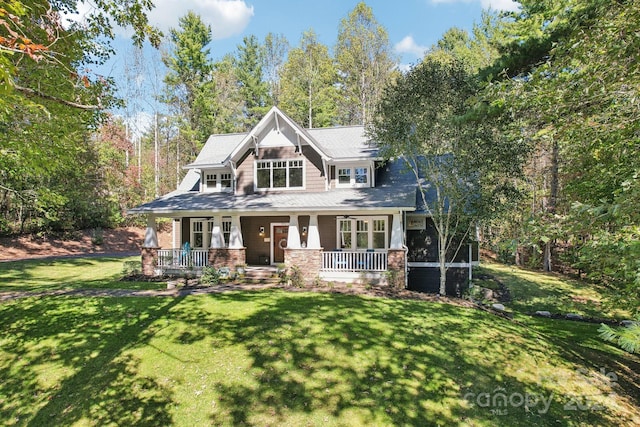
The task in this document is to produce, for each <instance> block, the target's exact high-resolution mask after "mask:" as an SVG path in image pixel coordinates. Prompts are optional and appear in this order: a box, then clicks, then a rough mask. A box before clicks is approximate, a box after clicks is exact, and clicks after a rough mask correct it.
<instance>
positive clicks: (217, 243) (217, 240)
mask: <svg viewBox="0 0 640 427" xmlns="http://www.w3.org/2000/svg"><path fill="white" fill-rule="evenodd" d="M240 236H241V237H240V238H241V239H242V235H240ZM209 247H210V248H212V249H217V248H224V235H223V234H222V217H220V216H214V217H213V227H212V228H211V245H209Z"/></svg>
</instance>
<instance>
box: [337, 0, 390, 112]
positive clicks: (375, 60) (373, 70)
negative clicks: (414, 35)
mask: <svg viewBox="0 0 640 427" xmlns="http://www.w3.org/2000/svg"><path fill="white" fill-rule="evenodd" d="M335 60H336V67H337V69H338V76H339V82H340V96H339V98H338V103H339V104H340V117H341V123H342V124H359V125H363V124H365V123H368V122H369V121H370V120H371V118H372V115H373V111H374V108H375V105H376V104H377V103H378V101H379V100H380V97H381V96H382V91H383V90H384V88H385V86H387V84H389V82H390V81H391V78H392V75H393V69H394V67H395V64H396V57H395V55H394V54H393V51H392V48H391V45H390V43H389V36H388V34H387V30H386V29H385V28H384V27H383V26H382V25H380V24H379V23H378V22H377V20H376V19H375V16H374V15H373V10H372V9H371V8H370V7H369V6H367V4H366V3H365V2H360V3H358V4H357V5H356V6H355V8H354V9H353V10H352V11H351V12H350V13H349V15H348V17H346V18H343V19H342V20H341V21H340V25H339V27H338V41H337V43H336V47H335Z"/></svg>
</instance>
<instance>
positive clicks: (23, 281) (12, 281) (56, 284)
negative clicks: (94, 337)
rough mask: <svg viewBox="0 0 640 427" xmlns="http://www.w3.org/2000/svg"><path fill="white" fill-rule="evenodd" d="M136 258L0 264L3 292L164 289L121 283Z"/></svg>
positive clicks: (162, 284)
mask: <svg viewBox="0 0 640 427" xmlns="http://www.w3.org/2000/svg"><path fill="white" fill-rule="evenodd" d="M126 261H140V257H139V256H133V257H126V258H122V257H88V258H60V259H39V260H38V259H36V260H25V261H11V262H0V292H2V291H39V292H42V291H54V290H60V289H86V288H90V289H161V288H166V286H167V284H166V282H121V281H120V278H122V276H123V273H122V269H123V266H124V263H125V262H126Z"/></svg>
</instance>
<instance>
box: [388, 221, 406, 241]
mask: <svg viewBox="0 0 640 427" xmlns="http://www.w3.org/2000/svg"><path fill="white" fill-rule="evenodd" d="M403 234H404V233H403V230H402V214H401V213H397V214H393V224H392V225H391V242H390V243H389V249H402V244H403V242H404V239H403Z"/></svg>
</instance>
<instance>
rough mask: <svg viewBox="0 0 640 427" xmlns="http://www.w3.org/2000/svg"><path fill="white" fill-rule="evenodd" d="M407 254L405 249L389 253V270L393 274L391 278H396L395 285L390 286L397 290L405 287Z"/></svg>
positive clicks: (390, 250)
mask: <svg viewBox="0 0 640 427" xmlns="http://www.w3.org/2000/svg"><path fill="white" fill-rule="evenodd" d="M406 262H407V260H406V252H405V251H404V249H389V250H388V252H387V270H389V271H390V272H392V275H391V277H393V278H394V282H395V283H389V285H391V286H393V287H397V288H404V286H405V283H406V281H405V270H406V269H405V264H406Z"/></svg>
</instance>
